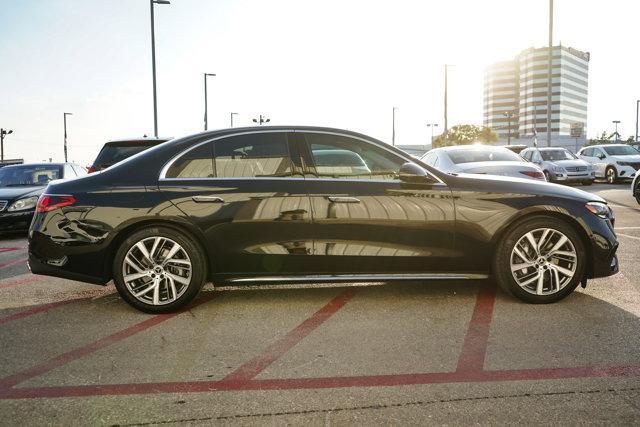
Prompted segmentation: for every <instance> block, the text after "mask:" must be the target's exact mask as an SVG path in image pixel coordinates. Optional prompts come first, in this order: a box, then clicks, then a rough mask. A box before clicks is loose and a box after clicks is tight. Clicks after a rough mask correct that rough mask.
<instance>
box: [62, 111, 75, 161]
mask: <svg viewBox="0 0 640 427" xmlns="http://www.w3.org/2000/svg"><path fill="white" fill-rule="evenodd" d="M72 115H73V113H62V118H63V121H64V161H65V163H66V162H67V116H72Z"/></svg>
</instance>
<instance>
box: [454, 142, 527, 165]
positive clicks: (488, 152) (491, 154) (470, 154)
mask: <svg viewBox="0 0 640 427" xmlns="http://www.w3.org/2000/svg"><path fill="white" fill-rule="evenodd" d="M447 154H448V155H449V158H450V159H451V161H452V162H453V163H455V164H459V163H475V162H499V161H511V162H522V161H523V160H522V157H520V156H519V155H517V154H516V153H514V152H513V151H511V150H507V149H506V148H498V147H473V146H472V147H464V148H456V149H454V150H448V151H447Z"/></svg>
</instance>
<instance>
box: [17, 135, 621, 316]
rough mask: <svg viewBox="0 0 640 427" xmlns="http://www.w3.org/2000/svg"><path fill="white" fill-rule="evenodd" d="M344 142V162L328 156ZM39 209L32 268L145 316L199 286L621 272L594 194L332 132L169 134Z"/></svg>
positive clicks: (540, 284) (537, 296) (529, 278)
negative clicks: (451, 170) (475, 171)
mask: <svg viewBox="0 0 640 427" xmlns="http://www.w3.org/2000/svg"><path fill="white" fill-rule="evenodd" d="M343 151H349V152H351V153H352V155H351V156H345V155H334V154H335V153H336V152H339V153H342V152H343ZM325 152H329V153H330V154H331V155H325V154H324V153H325ZM511 154H513V153H511ZM514 155H515V154H514ZM317 159H321V163H320V164H318V163H317ZM355 159H362V161H363V162H364V163H365V164H366V169H367V170H364V168H363V166H362V164H360V161H359V160H358V161H357V162H356V161H355ZM522 162H523V163H524V161H522ZM525 166H526V164H525ZM107 190H108V191H107ZM549 206H553V209H549ZM36 211H37V212H36V216H35V218H34V220H33V223H32V225H31V229H30V232H29V265H30V267H31V270H32V272H34V273H36V274H45V275H50V276H59V277H65V278H70V279H75V280H81V281H85V282H90V283H97V284H105V283H107V282H108V281H110V280H111V279H113V280H114V281H115V284H116V287H117V289H118V292H119V293H120V295H121V296H122V298H123V299H124V300H125V301H126V302H128V303H129V304H130V305H132V306H133V307H136V308H138V309H140V310H142V311H145V312H150V313H164V312H171V311H174V310H177V309H179V308H181V307H184V306H185V305H186V304H187V303H188V302H189V301H190V300H192V299H193V298H194V297H195V295H196V294H197V293H198V291H199V289H200V288H201V286H202V285H203V284H204V283H205V282H209V281H211V282H213V283H214V284H216V285H225V284H227V285H234V284H235V285H247V284H264V283H276V284H287V283H318V282H331V283H333V282H353V281H385V282H402V281H407V280H410V281H416V280H419V281H422V282H429V281H438V280H451V279H455V280H473V279H485V278H487V277H488V276H489V274H493V275H494V276H495V279H496V280H497V282H498V283H499V284H500V285H501V286H502V287H503V288H505V289H507V290H508V291H510V292H511V293H513V294H514V295H516V296H518V297H519V298H521V299H523V300H524V301H528V302H532V303H548V302H553V301H558V300H560V299H562V298H564V297H566V296H567V295H569V294H570V293H571V292H572V291H573V290H574V289H575V287H576V286H577V285H578V284H579V283H581V282H582V283H586V280H587V279H588V278H593V277H602V276H609V275H611V274H614V273H616V272H617V270H618V262H617V258H616V249H617V247H618V242H617V240H616V235H615V234H614V232H613V225H614V221H615V219H614V216H613V213H612V211H611V209H610V208H609V206H608V205H607V203H606V202H605V200H603V199H602V198H600V197H598V196H597V195H594V194H589V193H587V192H584V191H581V190H578V189H576V188H572V187H564V186H559V185H553V184H548V183H546V182H544V181H541V180H540V181H536V180H528V179H520V178H514V177H511V176H509V177H498V176H484V175H450V174H447V173H443V172H441V171H439V170H438V169H436V168H432V167H430V166H428V165H426V164H424V163H422V162H420V161H419V160H415V159H412V157H411V156H410V155H408V154H407V153H404V152H403V151H401V150H399V149H397V148H395V147H392V146H389V145H388V144H385V143H383V142H380V141H378V140H375V139H373V138H370V137H367V136H365V135H362V134H358V133H355V132H350V131H344V130H338V129H330V128H316V127H258V128H234V129H225V130H217V131H209V132H203V133H199V134H196V135H192V136H187V137H184V138H180V139H176V140H173V141H170V142H168V143H166V144H162V145H159V146H156V147H154V148H151V149H149V150H147V151H144V152H142V153H139V154H137V155H135V156H133V157H130V158H129V159H127V160H125V161H123V162H121V163H119V164H118V165H115V166H114V167H112V168H109V169H107V170H104V171H103V172H102V173H100V174H91V175H88V176H86V177H83V178H80V179H76V180H71V181H55V182H52V183H50V184H49V186H48V187H47V190H46V192H45V194H44V195H43V196H41V197H40V200H39V202H38V206H37V209H36Z"/></svg>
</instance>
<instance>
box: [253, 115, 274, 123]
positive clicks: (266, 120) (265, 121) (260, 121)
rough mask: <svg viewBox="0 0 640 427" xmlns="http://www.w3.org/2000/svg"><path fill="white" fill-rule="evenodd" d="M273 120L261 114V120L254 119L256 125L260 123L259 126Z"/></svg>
mask: <svg viewBox="0 0 640 427" xmlns="http://www.w3.org/2000/svg"><path fill="white" fill-rule="evenodd" d="M270 121H271V119H267V118H266V117H265V116H263V115H262V114H260V119H253V122H254V123H258V125H260V126H261V125H262V124H263V123H269V122H270Z"/></svg>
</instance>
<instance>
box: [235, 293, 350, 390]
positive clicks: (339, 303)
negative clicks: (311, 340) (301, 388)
mask: <svg viewBox="0 0 640 427" xmlns="http://www.w3.org/2000/svg"><path fill="white" fill-rule="evenodd" d="M355 294H356V290H355V289H347V290H346V291H343V292H341V293H340V295H338V296H337V297H335V298H334V299H332V300H331V301H329V302H328V303H327V304H326V305H325V306H324V307H322V308H321V309H320V310H318V311H316V312H315V314H313V316H311V317H310V318H308V319H307V320H305V321H304V322H302V323H301V324H300V325H298V326H297V327H296V328H295V329H293V330H292V331H290V332H289V333H288V334H286V335H285V336H284V337H282V338H280V339H279V340H277V341H276V342H274V343H273V344H271V345H270V346H269V347H267V348H266V349H265V350H264V352H263V353H262V354H260V355H259V356H257V357H255V358H253V359H251V360H250V361H248V362H247V363H245V364H244V365H242V366H240V367H239V368H238V369H236V370H235V371H233V372H232V373H230V374H229V375H227V376H226V377H225V378H224V379H223V381H230V382H235V381H246V380H250V379H252V378H255V377H256V376H257V375H259V374H260V372H262V371H263V370H265V369H266V368H267V367H268V366H269V365H271V364H272V363H273V362H275V361H276V360H278V359H279V358H280V357H282V355H283V354H285V353H286V352H288V351H289V350H290V349H291V348H293V347H294V346H295V345H296V344H298V343H299V342H300V341H302V340H303V339H304V338H305V337H306V336H307V335H309V334H310V333H311V332H313V331H314V330H315V329H316V328H317V327H318V326H320V325H322V324H323V323H324V322H325V321H326V320H327V319H329V318H330V317H331V316H333V315H334V314H335V313H336V312H337V311H338V310H340V309H341V308H342V307H343V306H344V305H345V304H346V303H348V302H349V301H350V300H351V298H353V297H354V295H355Z"/></svg>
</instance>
